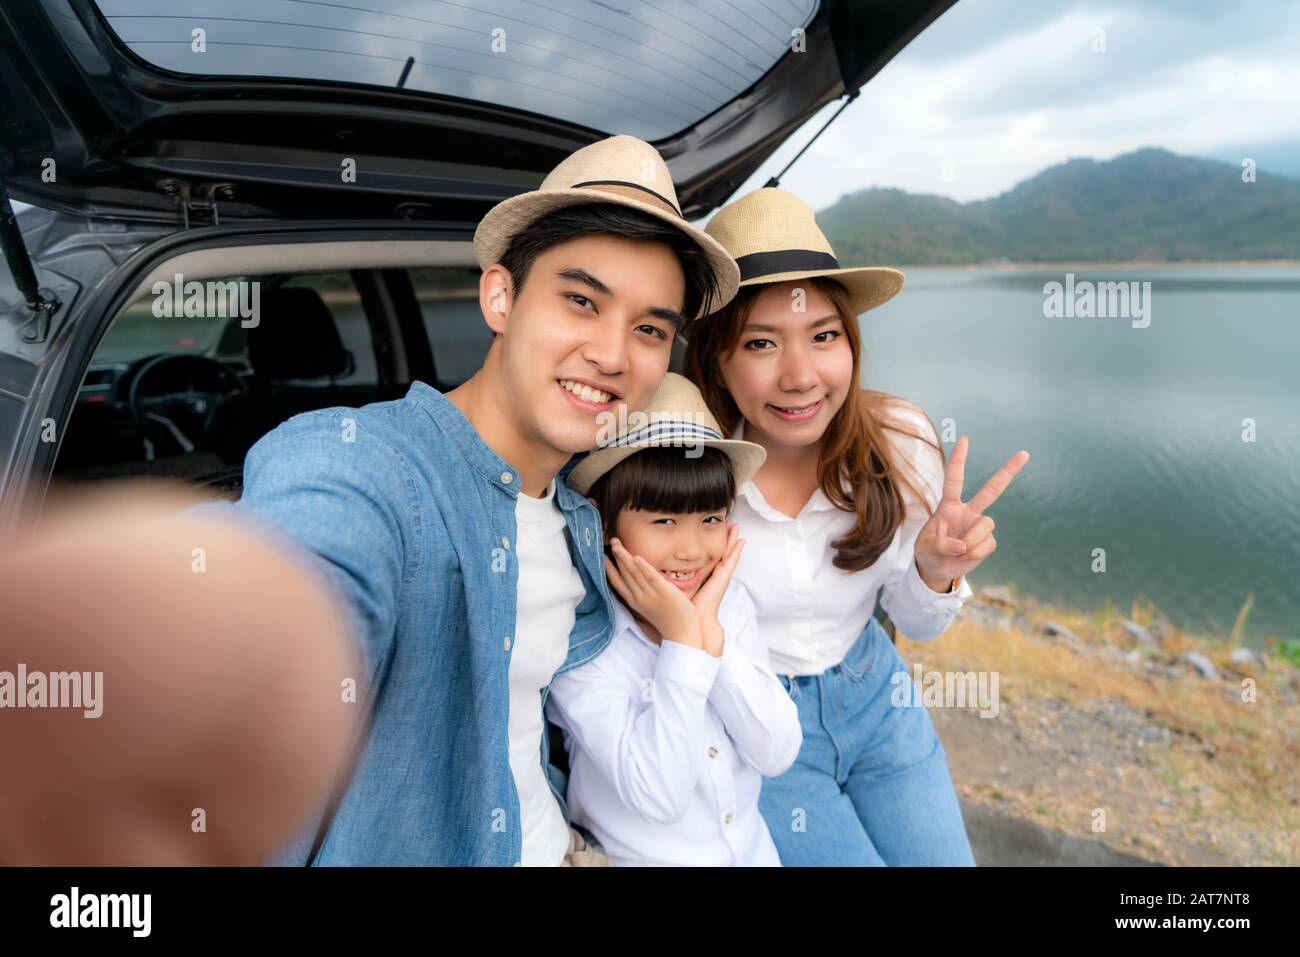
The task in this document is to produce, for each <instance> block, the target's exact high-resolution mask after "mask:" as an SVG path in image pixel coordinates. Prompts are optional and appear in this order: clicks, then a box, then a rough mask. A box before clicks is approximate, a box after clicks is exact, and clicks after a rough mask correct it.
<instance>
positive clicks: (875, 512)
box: [685, 276, 944, 571]
mask: <svg viewBox="0 0 1300 957" xmlns="http://www.w3.org/2000/svg"><path fill="white" fill-rule="evenodd" d="M807 283H808V285H810V286H814V287H816V288H817V289H819V290H820V291H821V292H822V293H823V294H824V295H825V296H826V298H827V299H829V300H830V301H831V302H832V303H833V304H834V306H835V309H836V311H837V312H838V313H839V315H840V319H841V320H843V325H844V334H845V336H847V337H848V342H849V346H850V348H851V349H852V350H853V380H852V381H853V382H855V383H858V382H861V381H862V379H861V375H862V369H861V362H862V335H861V332H860V330H859V329H858V319H857V316H856V315H855V314H854V313H853V308H852V306H851V305H850V303H849V298H848V292H847V290H845V288H844V286H842V285H841V284H840V283H839V282H837V281H836V280H834V279H830V278H828V277H825V276H815V277H813V278H811V279H808V280H807ZM763 288H764V287H763V286H762V285H756V286H745V287H743V288H742V289H741V290H740V292H739V293H738V294H737V295H736V297H735V298H734V299H732V300H731V302H729V303H728V304H727V305H726V306H724V307H723V308H722V309H720V310H719V311H718V312H715V313H713V314H712V315H710V316H708V317H707V318H705V319H703V320H701V321H699V322H696V323H694V325H693V328H692V329H691V332H690V339H689V340H688V342H687V345H686V359H685V363H686V375H687V377H688V378H689V379H690V380H691V381H692V382H694V383H695V384H696V385H697V386H699V389H700V393H701V394H702V395H703V396H704V401H705V402H706V403H708V406H709V411H710V412H712V413H713V415H714V418H716V419H717V420H718V424H719V425H721V426H722V429H723V434H724V435H731V434H732V432H734V431H735V429H736V426H737V425H739V424H740V419H741V414H740V409H739V408H738V407H737V406H736V402H735V400H734V399H733V398H732V397H731V393H730V392H728V391H727V389H726V386H725V385H723V381H722V370H721V365H720V363H721V360H722V359H723V358H729V357H730V356H731V355H732V353H733V352H735V350H736V348H737V346H739V344H740V337H741V333H742V331H743V330H744V328H745V322H746V320H747V319H748V318H749V313H750V311H751V310H752V309H753V307H754V301H755V300H756V299H757V298H758V295H759V293H761V292H762V291H763ZM902 409H908V410H910V411H912V412H914V413H919V414H920V415H922V416H925V413H924V412H923V411H921V410H920V409H919V408H917V407H916V406H914V405H912V404H911V403H909V402H906V401H905V400H903V399H900V398H899V397H898V396H893V395H889V394H888V393H886V392H876V391H872V390H870V389H861V388H859V389H856V390H854V391H852V392H850V393H849V396H848V398H847V399H845V401H844V405H842V406H841V407H840V409H839V411H838V412H837V413H836V414H835V417H834V418H833V419H832V420H831V424H830V425H829V426H828V427H827V429H826V433H825V435H823V436H822V445H821V454H820V456H819V457H818V462H817V484H818V485H819V486H820V488H821V490H822V494H824V495H825V496H826V497H827V498H828V499H829V500H830V502H831V504H833V505H834V506H835V507H836V508H839V509H842V510H844V511H846V512H856V513H857V516H858V521H857V524H856V525H855V526H854V528H853V530H852V531H850V532H849V533H848V534H847V535H845V536H844V537H843V538H840V539H837V540H836V541H834V542H832V543H831V546H832V547H833V548H834V549H835V558H834V559H833V563H834V565H835V567H836V568H841V569H844V570H845V571H861V570H862V569H864V568H867V567H868V566H870V565H872V564H874V563H875V561H876V559H878V558H879V557H880V556H881V554H882V553H883V552H884V551H885V549H887V548H888V547H889V544H890V542H892V541H893V539H894V533H895V532H897V531H898V527H899V525H901V524H902V523H903V520H904V518H905V517H906V507H905V504H904V500H903V492H902V490H903V489H906V490H907V491H908V492H909V493H911V495H912V496H914V498H915V500H916V501H918V502H920V503H921V505H922V507H923V508H925V509H926V510H927V512H929V511H930V507H929V503H928V502H927V500H926V498H925V496H924V495H923V494H922V493H921V490H920V489H919V488H918V485H919V482H920V479H919V476H915V475H912V476H908V475H907V474H905V471H910V469H907V470H905V469H903V468H901V467H900V463H899V462H898V456H897V454H896V451H895V449H894V448H893V445H892V443H890V442H889V441H888V440H887V438H886V436H885V430H886V429H888V430H890V431H893V432H899V433H901V434H903V435H907V436H911V437H912V438H916V439H920V440H921V441H922V442H924V443H926V444H927V445H929V446H931V447H932V448H934V449H935V451H936V452H937V453H938V455H939V461H940V463H941V465H942V463H943V462H944V453H943V446H942V445H939V444H937V443H936V442H934V441H933V440H931V439H930V438H928V437H926V436H922V435H918V434H916V433H915V432H913V431H911V430H909V429H906V428H903V427H901V423H900V422H899V421H898V420H897V418H896V417H895V413H896V412H898V411H900V410H902ZM926 421H927V422H928V421H929V417H928V416H926ZM930 425H931V428H933V425H934V424H933V422H931V423H930ZM934 435H936V436H937V435H938V432H937V430H936V431H935V432H934ZM841 476H844V477H846V478H847V479H848V482H847V484H848V485H849V487H850V489H851V490H852V491H851V493H847V492H846V491H845V489H844V485H843V484H841Z"/></svg>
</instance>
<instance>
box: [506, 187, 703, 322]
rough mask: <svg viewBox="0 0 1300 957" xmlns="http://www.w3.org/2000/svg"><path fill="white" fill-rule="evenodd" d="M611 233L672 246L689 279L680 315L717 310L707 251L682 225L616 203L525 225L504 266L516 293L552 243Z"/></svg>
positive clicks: (548, 216)
mask: <svg viewBox="0 0 1300 957" xmlns="http://www.w3.org/2000/svg"><path fill="white" fill-rule="evenodd" d="M598 234H611V235H614V236H621V237H623V238H624V239H631V240H635V241H637V242H660V243H664V244H665V245H666V246H668V247H669V248H671V249H672V251H673V252H674V253H676V255H677V261H678V262H679V263H681V267H682V274H683V276H684V277H685V279H686V296H685V303H684V304H683V306H682V310H681V314H682V316H683V317H684V318H685V319H686V320H687V321H689V320H691V319H693V318H694V317H695V316H696V315H699V314H700V307H701V305H703V306H704V307H705V311H706V312H712V311H713V309H712V306H713V303H714V302H715V301H716V300H717V298H718V281H717V276H716V275H715V274H714V272H713V267H712V266H711V265H710V263H709V260H708V258H707V257H706V256H705V254H704V250H703V249H701V248H700V246H699V245H698V244H697V243H696V242H695V241H694V240H692V239H691V238H690V237H689V236H687V235H686V234H685V233H684V232H682V231H681V230H680V229H678V228H676V227H675V226H673V225H671V224H670V223H666V222H664V221H663V220H662V219H659V218H657V217H655V216H651V215H650V214H649V213H643V212H641V211H640V210H639V209H631V208H629V207H627V206H619V205H618V204H616V203H589V204H586V205H583V206H566V207H564V208H563V209H557V210H555V211H554V212H552V213H547V214H546V215H545V216H543V217H541V218H540V219H538V220H536V221H535V222H533V223H532V224H531V225H529V226H525V227H524V228H523V229H521V230H519V232H517V233H515V235H514V236H513V237H512V238H511V240H510V245H508V246H507V247H506V251H505V252H504V253H502V254H501V265H502V266H504V267H505V268H506V269H507V270H509V271H510V277H511V279H512V280H513V283H514V294H515V295H516V296H517V295H519V293H520V292H521V291H522V290H523V288H524V281H525V280H526V279H527V278H528V271H529V270H530V269H531V268H532V265H533V263H534V262H535V261H536V259H537V257H538V256H540V255H541V254H542V253H544V252H546V250H548V249H550V248H551V247H552V246H558V245H559V244H560V243H566V242H568V241H569V240H572V239H578V238H579V237H582V236H592V235H598Z"/></svg>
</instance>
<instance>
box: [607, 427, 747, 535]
mask: <svg viewBox="0 0 1300 957" xmlns="http://www.w3.org/2000/svg"><path fill="white" fill-rule="evenodd" d="M692 456H694V457H692ZM587 495H588V496H590V497H591V498H593V499H595V500H596V508H597V510H598V511H599V512H600V518H601V522H602V523H604V526H605V534H606V535H607V536H608V535H612V534H613V531H614V522H615V521H616V520H617V519H618V516H619V513H620V512H622V511H623V509H625V508H630V509H632V510H634V511H639V512H671V513H673V514H679V515H680V514H698V513H700V512H715V511H717V510H719V509H726V510H730V508H731V503H732V500H733V499H734V498H735V497H736V478H735V475H734V474H733V473H732V471H731V459H730V458H729V457H728V456H727V453H726V452H723V451H722V450H721V449H715V448H707V447H706V448H704V449H700V448H699V447H698V446H696V447H692V446H689V445H685V446H660V447H655V448H649V449H641V450H640V451H637V452H633V453H632V454H631V455H629V456H628V457H627V458H625V459H624V460H623V461H622V462H619V463H618V464H617V465H615V466H614V467H613V468H612V469H610V470H609V471H608V472H606V473H605V474H604V475H602V476H601V477H600V478H598V479H596V481H595V482H594V483H592V486H591V488H590V490H588V492H587Z"/></svg>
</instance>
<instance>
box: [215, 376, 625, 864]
mask: <svg viewBox="0 0 1300 957" xmlns="http://www.w3.org/2000/svg"><path fill="white" fill-rule="evenodd" d="M575 464H576V460H574V461H570V463H569V464H568V465H567V466H566V467H565V469H564V470H563V471H562V472H561V474H560V477H559V478H558V479H557V482H556V489H555V498H556V501H557V503H558V505H559V507H560V509H561V511H562V512H563V513H564V521H565V525H566V528H567V538H568V542H569V552H570V554H571V556H572V558H573V563H574V566H575V567H577V568H578V570H579V572H580V574H581V576H582V581H583V584H584V585H586V588H587V594H586V597H585V598H584V599H583V600H582V602H581V603H580V604H579V606H578V609H577V617H576V622H575V624H574V627H573V631H572V633H571V634H570V635H569V652H568V655H567V657H566V658H565V660H564V664H563V665H562V666H561V667H560V669H559V670H560V671H561V672H563V671H568V670H570V669H572V668H576V667H578V666H579V665H581V664H583V663H585V662H587V661H589V660H591V659H592V658H593V657H595V656H596V655H597V654H599V653H600V652H601V651H603V650H604V648H605V646H606V645H607V644H608V643H609V638H610V631H611V623H612V617H613V606H612V604H611V602H610V595H609V590H608V586H607V584H606V581H605V568H604V559H603V554H604V551H603V541H602V537H601V527H600V519H599V516H598V514H597V512H596V509H595V508H594V507H593V506H592V505H591V503H590V502H588V501H587V500H586V499H585V498H583V497H582V496H581V495H579V494H577V493H576V492H574V491H573V490H572V489H570V488H569V487H568V486H567V485H566V484H565V483H564V476H566V475H567V474H568V471H569V470H570V469H571V468H572V467H573V465H575ZM518 494H519V476H518V475H517V474H516V473H515V471H514V469H513V468H512V467H511V466H510V465H508V464H507V463H506V462H505V460H503V459H502V458H501V457H500V456H498V455H497V454H496V453H495V452H493V451H492V450H491V449H490V448H488V446H487V445H486V444H485V443H484V442H483V440H482V439H481V438H480V437H479V435H478V433H477V432H476V431H475V430H474V428H473V427H472V426H471V425H470V424H469V421H468V420H467V419H466V418H465V417H464V415H462V414H461V412H460V410H459V409H458V408H457V407H456V406H455V405H454V404H452V402H451V401H450V400H449V399H447V398H446V397H445V396H444V395H443V394H442V393H441V392H439V391H438V390H437V389H434V388H433V387H431V386H429V385H426V384H425V383H423V382H416V383H414V384H413V385H412V386H411V388H410V391H409V392H408V393H407V395H406V397H405V398H403V399H400V400H395V401H391V402H376V403H374V404H371V405H367V406H364V407H362V408H360V409H351V408H331V409H321V410H317V411H313V412H306V413H303V414H301V415H297V416H294V417H293V418H291V419H290V420H289V421H287V422H285V423H283V424H282V425H280V426H279V427H278V428H276V429H275V430H273V431H272V432H270V433H268V434H267V435H266V436H264V437H263V438H262V439H261V440H260V441H258V442H257V444H256V445H254V446H253V448H252V449H251V450H250V451H249V453H248V458H247V460H246V462H245V465H244V492H243V498H242V500H241V501H240V502H239V503H238V504H231V503H218V504H216V505H215V506H214V505H203V506H199V507H198V508H200V509H212V508H217V509H219V510H221V509H231V510H234V512H235V513H237V514H238V513H242V514H244V515H251V516H255V517H256V518H257V519H259V520H260V521H259V522H258V524H259V526H261V527H266V526H267V523H270V529H269V531H271V532H272V533H276V532H277V531H278V532H280V533H283V534H287V536H288V538H289V539H290V540H292V541H293V542H295V543H297V544H298V545H300V546H302V547H304V548H305V549H307V550H308V551H309V552H310V553H311V554H312V555H313V556H315V557H314V558H312V559H311V562H312V564H317V565H318V566H322V567H323V569H324V571H325V572H326V574H327V575H328V576H329V578H330V579H332V581H333V582H334V583H335V585H336V587H337V590H338V591H339V593H340V595H341V597H342V599H343V600H344V602H345V604H346V605H348V606H350V610H351V615H352V619H353V631H354V632H355V633H358V634H359V644H360V647H361V649H362V652H363V656H364V669H365V675H364V677H365V685H366V687H368V688H369V689H370V697H369V698H368V699H363V700H362V701H361V702H360V703H358V704H357V705H356V707H358V708H365V707H367V706H368V705H367V703H366V702H367V701H368V700H373V702H374V710H373V726H372V728H371V731H370V733H369V735H368V738H367V740H366V742H365V745H364V747H363V749H362V751H361V752H360V757H359V763H358V765H357V769H356V772H355V773H354V774H353V776H352V779H351V782H350V784H349V785H348V787H347V789H346V791H345V792H344V793H343V796H342V800H341V802H340V804H339V806H338V809H337V811H336V812H335V815H334V818H333V821H332V823H331V825H330V827H329V830H328V831H327V833H326V836H325V840H324V843H323V844H322V846H321V849H320V853H319V855H318V857H317V858H316V863H318V864H479V865H495V864H500V865H508V864H515V863H517V862H518V861H519V859H520V849H521V844H522V832H521V829H520V820H519V799H518V794H517V793H516V791H515V784H514V777H513V775H512V774H511V771H510V759H509V741H508V735H507V729H508V720H507V713H506V711H507V705H508V700H509V684H508V678H509V668H510V655H511V652H512V650H513V648H514V635H515V598H516V594H517V592H516V588H517V582H518V574H519V563H518V561H517V555H516V551H515V497H516V496H517V495H518ZM322 559H323V562H321V561H320V560H322ZM549 691H550V688H549V686H548V687H547V688H546V689H544V690H543V691H542V696H541V697H542V705H543V707H544V706H545V703H546V695H547V693H548V692H549ZM340 693H341V692H340ZM538 760H539V761H541V762H542V764H543V767H544V768H546V770H547V772H548V774H549V779H550V781H551V788H552V790H553V791H554V792H555V794H556V797H557V798H558V799H559V801H560V807H561V809H562V810H563V813H564V816H565V819H566V820H567V819H568V814H569V812H568V807H567V805H566V804H565V801H564V793H565V790H566V787H567V782H566V781H565V779H564V775H563V774H562V773H561V772H560V770H559V769H558V768H556V767H554V766H552V765H551V764H550V763H549V742H548V740H547V735H546V734H545V732H543V734H542V741H541V748H540V750H539V753H538ZM325 798H326V796H323V797H322V800H321V810H318V811H317V812H315V813H314V814H313V815H312V819H311V820H310V821H308V822H306V823H305V824H304V828H303V830H302V832H301V833H300V834H299V835H298V837H297V838H295V840H294V841H293V842H292V843H291V844H290V845H289V846H288V847H286V848H284V849H283V850H282V851H280V852H279V853H277V854H276V855H275V856H274V858H273V859H272V860H271V861H270V862H269V863H274V864H303V863H307V857H308V854H309V852H310V848H311V845H312V842H313V839H314V838H315V835H316V831H317V826H318V822H319V820H320V817H321V813H322V811H323V808H324V806H325V804H326V800H325Z"/></svg>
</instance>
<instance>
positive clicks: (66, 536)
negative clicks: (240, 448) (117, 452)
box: [0, 485, 360, 865]
mask: <svg viewBox="0 0 1300 957" xmlns="http://www.w3.org/2000/svg"><path fill="white" fill-rule="evenodd" d="M192 502H193V499H191V498H189V497H187V496H185V495H183V494H181V493H178V492H176V491H163V490H159V489H156V488H150V487H148V486H145V487H143V488H142V487H141V486H139V485H135V486H132V490H129V491H124V490H122V489H116V490H113V491H108V492H105V491H100V492H97V493H95V494H93V495H91V496H87V497H85V498H83V499H82V500H80V501H79V502H78V503H77V504H76V505H75V506H74V507H71V508H65V509H63V510H61V511H57V512H55V513H53V514H47V515H46V516H45V517H44V518H43V521H42V524H41V528H40V530H39V533H35V534H33V533H28V534H26V535H25V536H24V537H23V538H21V539H19V540H17V541H14V542H10V543H6V545H5V547H4V548H3V550H0V609H3V617H4V621H3V627H0V662H3V665H0V667H5V668H11V667H12V668H16V666H17V664H18V663H22V664H23V665H24V666H25V670H26V672H27V673H28V674H29V675H31V674H33V673H36V672H40V673H43V674H46V675H48V674H52V673H72V672H89V673H90V674H91V675H92V676H93V675H96V674H99V675H102V678H100V679H99V680H98V681H97V684H98V688H99V692H98V699H99V700H98V701H97V703H96V704H95V707H94V709H89V710H90V711H91V713H93V711H94V710H99V711H100V714H99V716H98V717H87V716H86V711H87V710H88V709H85V708H82V709H70V708H58V709H55V708H49V707H45V708H24V709H16V708H11V707H5V708H4V709H3V710H0V754H4V756H5V773H4V774H3V775H0V862H2V863H4V864H22V865H29V864H42V865H66V864H80V865H102V864H118V865H120V864H131V865H134V864H150V865H152V864H252V863H257V862H258V861H259V860H261V859H262V858H263V857H264V856H266V855H267V854H269V853H270V852H272V851H273V850H275V849H276V848H277V847H279V846H280V845H281V844H282V843H283V842H284V841H285V840H287V839H288V838H289V837H290V836H291V835H292V834H293V832H294V830H295V827H296V826H297V825H299V824H300V823H301V821H302V819H303V818H304V816H305V815H306V814H307V813H308V812H309V811H311V810H312V809H313V808H315V807H316V806H317V805H318V804H319V802H320V800H321V799H322V797H323V796H324V795H325V794H326V793H327V792H328V790H329V788H330V787H331V785H332V784H333V782H334V780H335V777H336V775H337V774H338V773H339V772H340V769H341V767H342V765H343V762H344V760H345V758H346V756H347V754H348V749H349V747H350V746H351V744H352V735H353V733H354V723H355V718H356V714H357V711H356V706H355V705H353V706H348V707H345V706H343V705H342V704H341V700H340V699H341V695H340V683H341V681H342V679H343V678H344V677H345V676H349V675H358V674H359V673H360V664H359V660H358V654H357V645H356V643H355V641H354V640H353V638H352V636H351V635H349V634H348V629H347V626H346V624H345V622H346V621H347V617H346V612H345V610H344V608H343V607H342V606H341V605H340V604H339V603H338V601H337V599H336V597H335V590H334V589H333V588H331V587H330V586H329V585H328V584H327V583H326V580H325V578H324V577H323V576H321V574H320V572H319V571H318V570H316V569H313V568H310V567H308V566H307V565H306V564H305V563H303V562H301V561H300V560H298V559H297V558H295V557H294V556H293V555H292V554H291V553H290V552H289V551H288V550H286V549H284V548H283V547H281V546H280V545H277V544H273V543H272V541H271V540H270V539H268V538H267V537H266V536H264V535H262V534H260V533H259V532H258V531H256V530H255V529H254V528H253V527H252V526H251V525H247V524H244V523H240V522H236V521H232V520H219V519H217V518H216V517H215V516H212V515H206V516H205V515H203V514H202V510H199V511H198V512H190V511H179V512H178V510H180V509H183V508H184V507H185V506H187V505H189V504H192ZM168 513H170V514H168ZM196 548H201V549H202V553H200V554H201V555H202V556H203V565H204V567H205V569H206V570H204V571H202V572H199V571H197V570H196V568H197V567H199V566H196V564H195V563H196V561H197V560H198V557H197V555H196V553H195V551H194V550H195V549H196ZM95 683H96V682H95V681H94V679H92V682H91V683H90V684H89V685H85V686H84V687H92V688H93V687H94V685H95ZM15 690H19V691H21V689H15ZM85 703H86V702H84V701H83V704H85Z"/></svg>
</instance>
